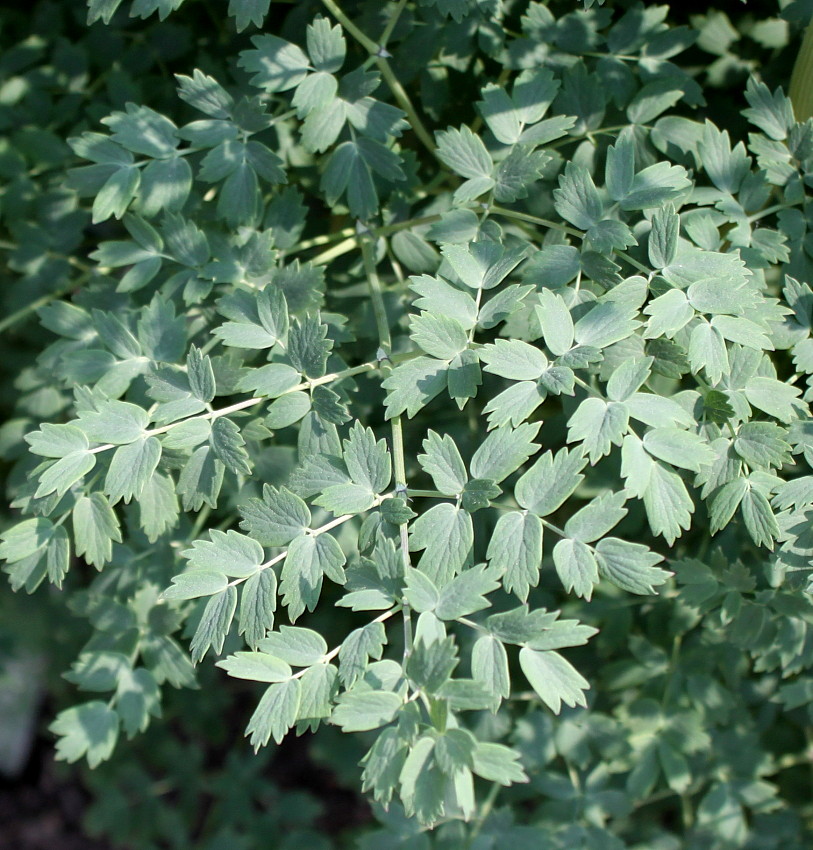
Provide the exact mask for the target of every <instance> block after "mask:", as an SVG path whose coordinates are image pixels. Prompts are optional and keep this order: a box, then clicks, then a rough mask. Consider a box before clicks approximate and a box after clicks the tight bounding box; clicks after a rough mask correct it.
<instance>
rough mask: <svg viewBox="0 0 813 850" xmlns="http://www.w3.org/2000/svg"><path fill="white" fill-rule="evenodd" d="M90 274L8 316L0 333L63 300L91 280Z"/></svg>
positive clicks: (1, 326) (0, 323)
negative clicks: (46, 306) (57, 300)
mask: <svg viewBox="0 0 813 850" xmlns="http://www.w3.org/2000/svg"><path fill="white" fill-rule="evenodd" d="M90 276H91V275H90V273H87V274H84V275H82V276H81V277H80V278H78V279H77V280H72V281H71V282H70V284H69V285H68V286H64V287H62V289H58V290H57V291H56V292H49V293H48V294H46V295H42V296H40V297H39V298H37V299H35V300H34V301H32V302H30V303H29V304H27V305H26V306H25V307H21V308H20V309H19V310H16V311H15V312H14V313H12V314H11V315H9V316H6V318H5V319H3V320H2V321H0V333H2V332H3V331H5V330H8V329H9V328H10V327H12V326H13V325H16V324H17V322H20V321H22V320H23V319H25V318H26V317H27V316H28V315H29V314H31V313H34V312H36V311H37V310H39V309H40V307H45V305H46V304H50V303H51V302H52V301H56V299H57V298H62V297H63V296H64V295H67V294H68V293H69V292H71V291H72V290H73V289H75V288H76V287H77V286H81V285H82V284H83V283H84V282H85V281H86V280H88V279H89V278H90Z"/></svg>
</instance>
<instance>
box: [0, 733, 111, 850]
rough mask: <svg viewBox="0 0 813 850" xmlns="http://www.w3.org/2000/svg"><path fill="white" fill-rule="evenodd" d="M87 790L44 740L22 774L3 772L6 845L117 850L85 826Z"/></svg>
mask: <svg viewBox="0 0 813 850" xmlns="http://www.w3.org/2000/svg"><path fill="white" fill-rule="evenodd" d="M87 802H88V796H87V793H86V792H85V791H84V789H83V788H82V787H81V786H80V785H79V784H78V783H77V781H76V780H72V779H71V778H70V772H69V771H66V770H65V768H64V766H63V767H61V769H60V767H58V766H57V765H56V763H55V762H54V755H53V743H52V742H45V741H42V740H38V741H37V743H36V745H35V747H34V750H33V752H32V754H31V757H30V758H29V760H28V764H27V765H26V767H25V770H24V771H23V772H22V774H21V775H20V776H18V777H16V778H14V779H7V778H3V777H0V850H112V846H111V845H110V844H108V843H107V842H105V841H97V840H94V839H91V838H88V837H87V836H86V835H85V834H84V832H83V831H82V823H81V821H82V814H83V812H84V809H85V806H86V805H87Z"/></svg>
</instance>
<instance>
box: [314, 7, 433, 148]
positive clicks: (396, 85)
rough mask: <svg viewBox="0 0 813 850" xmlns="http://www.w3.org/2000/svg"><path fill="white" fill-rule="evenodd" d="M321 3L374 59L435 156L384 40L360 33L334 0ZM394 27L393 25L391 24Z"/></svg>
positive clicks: (408, 117)
mask: <svg viewBox="0 0 813 850" xmlns="http://www.w3.org/2000/svg"><path fill="white" fill-rule="evenodd" d="M322 3H323V4H324V6H325V7H326V8H327V10H328V11H329V12H330V13H331V15H333V17H334V18H336V20H337V21H338V22H339V23H340V24H341V25H342V26H343V27H344V28H345V29H346V30H347V32H349V33H350V35H352V36H353V38H355V39H356V41H357V42H358V43H359V44H360V45H361V46H362V47H363V48H364V49H365V50H366V51H367V52H368V53H369V54H370V55H371V56H373V57H374V58H375V64H376V66H377V67H378V70H379V71H380V72H381V76H382V77H383V78H384V79H385V80H386V82H387V85H388V86H389V87H390V91H391V92H392V94H393V96H394V97H395V100H396V101H397V102H398V105H399V106H400V107H401V109H403V110H404V112H406V115H407V119H408V121H409V124H410V126H411V127H412V129H413V130H414V131H415V135H416V136H417V137H418V138H419V139H420V140H421V142H422V143H423V145H424V147H425V148H426V149H427V150H428V151H429V152H430V153H431V154H432V155H434V154H435V142H434V140H433V138H432V136H431V135H430V134H429V131H428V130H427V129H426V127H425V126H424V124H423V121H421V119H420V116H419V115H418V113H417V111H416V110H415V107H414V106H413V104H412V101H411V100H410V97H409V95H408V94H407V92H406V89H405V88H404V87H403V86H402V85H401V81H400V80H399V79H398V78H397V77H396V76H395V72H394V71H393V70H392V66H391V65H390V63H389V62H388V61H387V54H386V52H385V51H384V50H383V44H386V39H385V38H383V37H382V44H378V43H376V42H375V41H373V39H371V38H370V37H369V36H368V35H366V34H365V33H364V32H362V31H361V30H360V29H359V28H358V27H357V26H356V25H355V24H354V23H353V21H351V20H350V18H348V17H347V15H346V14H345V13H344V11H343V10H342V8H341V6H339V4H338V3H337V2H336V0H322ZM403 6H404V3H403V2H401V4H400V6H399V8H398V9H397V10H396V14H395V20H396V21H397V19H398V16H399V15H400V14H401V11H402V10H403ZM393 26H394V24H393ZM388 29H389V26H388V28H387V29H385V30H384V34H385V35H386V38H389V36H390V35H391V33H392V30H391V29H389V32H388Z"/></svg>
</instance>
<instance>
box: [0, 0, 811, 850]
mask: <svg viewBox="0 0 813 850" xmlns="http://www.w3.org/2000/svg"><path fill="white" fill-rule="evenodd" d="M120 5H122V4H121V3H120V0H110V1H109V2H108V0H104V2H96V0H91V2H90V4H89V9H90V11H89V21H90V22H91V23H92V22H93V21H95V20H96V19H98V18H101V19H102V20H103V21H105V22H109V21H111V20H115V18H114V15H115V14H116V10H117V9H118V7H119V6H120ZM124 5H125V6H127V5H130V14H131V15H132V16H135V17H139V16H140V17H148V16H149V15H150V14H152V13H153V12H158V14H159V17H160V18H161V19H163V18H164V17H166V16H167V15H169V14H170V13H171V12H173V11H175V10H176V8H177V7H178V6H180V5H181V3H180V2H176V1H174V2H155V3H144V2H139V0H134V2H133V3H132V4H124ZM311 5H312V4H301V7H298V8H297V9H296V10H294V11H292V12H291V13H290V15H288V16H287V17H286V15H285V14H284V12H283V11H279V9H277V7H276V6H275V7H274V10H275V11H274V14H273V15H271V14H269V3H268V2H264V3H263V2H259V3H258V2H246V0H232V2H231V3H230V6H229V14H230V15H232V16H233V17H235V23H236V26H237V29H238V30H243V29H246V28H248V27H250V26H255V27H259V28H262V30H263V31H262V32H261V33H260V34H256V35H253V36H252V37H251V46H247V45H246V44H243V43H242V42H241V44H242V49H240V50H239V51H238V53H237V56H236V64H235V65H233V66H232V67H231V70H230V71H227V70H226V69H219V71H217V73H216V70H217V69H213V68H208V67H207V70H202V69H200V68H197V67H190V68H189V69H188V72H187V73H183V74H178V75H177V76H176V84H177V95H178V100H177V101H176V102H175V103H174V105H173V106H172V107H164V108H163V109H161V110H160V111H159V109H157V108H153V106H150V105H146V104H142V105H139V104H137V103H135V102H126V103H117V104H115V106H114V108H112V109H111V110H109V111H108V112H106V114H103V115H99V116H98V118H97V119H96V118H94V120H93V122H92V124H90V125H89V126H88V125H87V124H88V122H85V123H84V124H82V125H80V126H77V127H76V129H75V132H74V133H73V134H72V135H71V137H70V138H69V140H68V144H69V145H70V148H71V150H72V151H73V153H74V154H75V155H76V157H78V158H79V159H80V160H82V161H83V162H82V163H76V164H74V165H73V167H71V168H70V170H68V172H67V175H66V177H65V185H64V186H62V188H61V190H60V191H62V192H63V193H64V195H65V197H66V198H68V199H69V201H66V203H70V204H71V205H73V206H72V209H76V210H77V221H78V222H80V223H81V224H86V223H87V221H88V216H89V219H90V223H91V224H92V225H96V226H99V228H100V229H99V230H98V231H95V232H98V233H101V234H102V236H101V237H100V238H99V239H98V240H96V244H94V246H93V249H92V251H91V253H90V255H89V262H91V263H94V264H95V265H93V266H88V267H87V269H86V271H85V274H84V277H83V278H82V280H81V286H80V285H78V282H76V281H73V282H72V284H71V286H70V290H71V294H70V296H69V297H62V296H65V295H66V293H65V292H59V291H56V292H54V291H51V293H50V294H49V295H46V296H45V297H44V298H43V299H41V300H39V301H34V302H32V303H31V304H30V307H27V308H25V307H24V308H23V310H22V313H21V317H25V316H27V315H29V314H30V313H31V312H32V311H33V310H36V312H37V315H38V317H39V320H40V323H41V324H42V325H43V326H44V327H45V328H46V329H47V330H48V331H50V332H52V333H53V334H55V335H56V337H57V339H56V340H55V341H50V342H47V344H45V345H44V346H43V347H42V348H41V350H40V351H39V353H38V356H37V360H36V363H35V364H34V365H33V366H31V367H30V369H29V370H27V372H26V373H25V376H24V378H23V382H24V383H25V384H26V385H27V386H26V387H21V389H23V388H24V389H29V390H35V389H39V388H41V390H39V391H40V393H43V392H46V391H47V393H48V394H49V396H48V398H49V402H50V406H48V407H47V409H43V407H42V406H40V407H39V408H38V406H37V405H36V404H34V403H32V402H31V399H30V397H25V396H24V397H23V399H21V405H22V410H21V415H20V416H19V418H18V419H16V420H12V421H11V422H10V423H9V424H8V425H7V426H6V427H5V428H4V432H3V433H4V441H3V447H4V450H5V451H6V453H7V455H9V456H12V457H18V459H17V460H16V466H15V469H14V470H13V472H12V475H11V476H10V485H9V486H10V489H11V493H12V498H13V502H12V505H13V507H15V508H17V509H19V510H21V511H22V512H23V513H24V514H25V518H22V519H18V521H16V522H15V523H14V524H12V525H10V526H9V527H8V528H7V529H6V530H5V531H4V532H3V533H2V544H1V545H0V556H2V557H3V558H4V559H5V561H6V568H5V569H6V572H7V573H8V577H9V580H10V583H11V586H12V588H14V589H15V590H19V589H25V590H26V591H27V592H29V593H31V592H34V591H35V590H36V589H37V588H38V587H39V586H40V585H41V584H42V583H43V582H45V581H49V582H51V583H52V584H53V585H55V586H56V587H58V588H64V591H65V594H66V596H67V597H68V599H69V600H70V604H71V606H72V607H73V609H74V610H75V611H76V612H77V613H79V614H81V615H84V616H85V617H86V618H87V619H88V620H89V622H90V624H91V626H92V628H93V635H92V637H91V638H90V640H89V641H88V642H87V644H86V645H85V646H84V648H83V649H82V650H81V652H80V653H79V655H78V658H77V659H76V661H75V663H74V665H73V667H72V669H71V671H70V672H69V673H68V674H66V678H67V679H68V681H69V682H71V683H72V684H73V685H75V686H76V687H77V688H78V689H79V690H81V691H85V692H89V693H90V695H91V697H92V698H91V699H89V700H88V701H85V702H81V703H79V704H78V705H75V706H73V707H70V708H67V709H65V710H64V711H62V712H61V713H60V714H59V715H58V716H57V718H56V719H55V720H54V722H53V724H52V726H51V730H52V731H53V732H54V733H55V734H56V735H57V736H58V743H57V753H58V756H59V757H60V758H62V759H65V760H68V761H76V760H79V759H82V758H85V759H86V760H87V762H88V763H89V764H90V766H95V765H98V764H99V763H101V762H103V761H105V760H106V759H108V758H110V756H111V754H112V753H113V752H114V750H115V749H116V747H117V745H119V746H121V745H120V740H119V739H120V738H122V737H127V738H134V737H136V736H138V735H140V734H141V733H142V732H144V730H145V729H146V728H147V727H148V726H149V725H150V724H152V725H155V724H156V723H160V722H161V721H160V720H156V719H155V718H158V717H160V714H161V704H162V699H163V693H162V692H163V690H164V688H165V686H166V685H169V686H172V687H176V688H186V687H191V686H193V685H194V683H195V678H196V671H195V666H196V665H211V664H214V666H215V667H217V668H219V669H220V670H222V671H223V673H222V674H221V673H220V672H219V671H217V673H218V675H221V676H225V675H228V676H230V677H233V678H235V679H241V680H248V681H249V682H254V683H258V685H257V686H256V688H255V689H254V690H253V691H252V694H253V695H254V696H253V699H254V709H253V713H251V714H250V716H249V717H248V718H247V727H246V735H247V736H248V737H249V739H250V744H251V746H252V747H253V748H254V749H255V750H259V749H261V748H263V747H266V746H267V745H269V744H270V743H271V741H272V739H273V741H274V742H275V743H276V744H279V743H281V742H282V741H283V739H284V738H285V737H286V736H288V735H298V734H302V733H304V732H315V731H317V730H319V729H320V727H321V726H323V725H330V726H333V727H337V728H338V729H340V730H342V731H343V732H345V733H348V734H349V735H351V736H352V737H353V738H355V739H357V740H358V741H360V742H363V751H364V754H363V756H362V757H361V761H360V767H359V768H357V769H354V768H351V769H350V772H351V773H353V772H355V778H356V781H357V782H358V784H359V785H360V786H361V788H362V789H363V791H364V792H366V793H367V794H368V795H369V796H370V798H372V799H373V800H374V801H375V803H376V804H377V806H376V810H375V811H376V818H377V819H378V820H379V821H380V828H376V829H375V830H372V829H371V830H370V831H368V832H367V833H366V834H365V835H364V836H363V837H362V839H361V846H362V847H374V846H383V844H382V842H384V843H386V846H393V847H396V846H398V847H401V846H403V847H406V846H409V847H420V848H424V847H430V846H438V847H441V846H443V847H446V846H455V847H456V846H461V847H478V848H481V847H482V848H487V847H498V846H504V845H507V844H508V843H509V842H517V841H518V842H520V844H521V845H522V846H525V845H526V844H527V845H528V846H545V847H562V848H565V847H566V848H576V847H585V848H588V847H589V848H613V850H614V848H622V847H644V846H646V847H656V846H657V847H664V848H666V847H673V846H678V844H679V843H680V842H681V841H685V842H687V845H686V846H692V847H698V848H701V847H703V848H733V847H746V846H747V847H760V848H765V847H778V846H779V845H780V844H781V845H782V846H784V847H786V848H791V847H799V848H801V847H804V846H808V842H809V839H810V837H811V831H810V827H811V812H810V809H809V804H808V803H807V801H804V800H801V799H800V798H799V797H798V794H797V791H796V790H794V788H793V782H792V781H791V780H790V779H788V780H786V777H791V778H793V771H794V770H795V769H797V768H798V767H799V766H800V765H803V764H805V763H806V761H807V760H808V758H807V755H806V754H805V753H806V752H807V750H806V747H808V745H809V743H808V742H809V736H810V734H811V717H812V716H813V715H811V714H810V709H809V704H810V698H811V677H810V673H809V668H810V666H811V664H813V654H812V653H813V650H812V649H811V647H813V643H811V639H810V633H809V628H810V627H811V626H813V601H812V600H811V595H810V594H811V588H813V584H811V581H810V573H811V556H813V548H811V542H810V540H809V520H810V513H811V511H813V475H811V474H808V472H809V470H808V469H807V467H809V466H810V465H811V464H813V437H811V434H813V430H811V415H810V408H809V403H810V401H811V399H812V398H813V381H812V380H811V377H810V376H811V375H813V342H811V339H810V331H811V324H813V290H811V287H810V282H811V281H813V266H812V265H811V263H812V262H813V260H811V257H813V252H811V250H810V246H811V240H810V238H809V235H808V229H809V227H810V226H811V224H810V222H811V219H810V216H809V209H808V191H809V186H810V185H813V182H812V179H811V178H812V175H813V122H811V121H810V120H807V121H805V122H801V123H800V122H797V121H796V119H795V116H794V111H793V107H792V105H791V102H790V101H789V100H788V99H787V98H786V97H785V95H784V93H783V91H782V89H781V88H777V89H775V90H771V89H770V88H769V87H768V86H767V85H766V84H765V83H764V82H762V81H760V80H759V79H758V78H757V77H756V76H753V77H751V78H750V79H749V80H748V81H747V84H746V83H745V82H743V85H742V86H741V87H740V90H739V93H738V95H737V96H738V97H740V98H741V100H742V112H743V116H744V118H745V119H747V121H748V122H749V123H750V129H749V132H748V137H747V145H746V143H745V141H740V140H739V139H738V138H737V137H736V134H737V133H739V134H740V135H744V131H743V128H742V127H741V126H740V127H738V128H731V129H732V132H734V133H735V138H734V140H733V141H732V138H731V135H730V132H729V130H728V129H723V128H720V127H718V126H717V125H716V124H715V123H713V122H712V121H711V120H708V119H705V120H697V119H698V116H696V115H695V116H693V117H689V116H692V115H693V113H692V110H693V109H694V110H699V109H702V107H703V106H704V103H705V100H704V96H703V90H702V88H701V87H700V86H699V85H698V82H697V80H696V79H695V78H694V76H693V75H694V74H696V71H691V70H690V69H691V68H692V65H691V61H690V60H691V57H692V55H693V54H687V55H688V56H689V57H690V59H689V60H687V64H686V67H685V68H684V67H681V66H680V65H679V64H677V61H673V60H676V57H679V56H680V55H681V54H682V53H683V52H684V51H689V50H695V49H696V48H694V47H693V45H694V43H695V41H696V40H697V38H698V35H700V36H701V38H705V39H706V40H707V41H708V38H707V37H706V35H705V32H706V30H705V29H704V28H705V27H708V26H709V24H708V20H706V19H703V20H702V21H699V22H697V26H698V29H691V28H688V27H674V26H670V24H669V22H668V9H667V8H666V7H659V6H651V5H648V6H642V5H638V6H633V7H631V8H629V9H627V10H626V11H624V10H622V9H620V8H619V9H614V8H610V7H607V6H601V7H589V4H588V7H589V8H586V9H576V10H572V9H569V8H563V9H559V8H558V6H556V5H555V4H550V6H549V5H545V4H542V3H539V2H531V3H512V2H504V3H503V2H498V0H486V1H485V2H483V1H482V0H457V2H443V1H442V0H420V2H416V3H411V2H405V0H401V2H397V3H389V4H385V5H382V4H375V3H361V4H348V8H345V7H344V6H340V5H339V4H338V3H336V2H334V0H323V4H322V11H321V13H319V12H318V11H317V9H316V8H311ZM313 5H314V6H318V4H313ZM279 6H280V7H282V4H279ZM287 8H288V7H287V6H285V7H284V10H287ZM118 14H119V15H120V14H121V12H119V13H118ZM276 15H279V20H277V18H276ZM718 22H719V21H718ZM161 26H163V25H162V24H158V25H157V27H158V28H159V30H160V28H161ZM167 26H168V24H167ZM136 29H137V28H136ZM204 60H205V57H201V62H200V64H201V65H207V66H208V65H209V64H210V63H209V62H208V60H206V61H204ZM469 95H470V96H469ZM181 102H183V103H184V104H185V106H184V105H182V103H181ZM189 110H191V111H189ZM701 115H702V113H701ZM6 204H7V201H6V199H5V198H4V200H3V211H4V217H6V218H8V217H9V216H10V213H9V211H8V209H7V208H6ZM80 210H81V213H80V212H79V211H80ZM102 226H103V227H104V229H101V228H102ZM108 235H109V236H111V238H107V236H108ZM20 238H22V237H20ZM76 247H77V246H76V245H68V246H66V247H65V249H64V252H65V255H66V256H67V257H68V259H66V261H65V262H66V263H67V264H68V265H70V263H71V261H72V259H71V258H72V252H73V251H75V249H76ZM79 262H84V261H80V260H78V259H73V263H74V264H77V263H79ZM14 321H15V322H16V321H17V318H16V317H15V318H14ZM41 404H42V400H41V399H40V405H41ZM40 423H41V424H40ZM22 448H27V451H25V452H23V451H20V450H21V449H22ZM83 562H84V564H87V565H91V566H92V567H94V568H95V569H96V570H98V571H99V574H98V575H95V576H94V575H92V574H91V572H90V571H88V570H86V569H84V567H83ZM210 687H212V686H210ZM208 693H209V689H207V690H205V691H204V692H203V693H202V694H201V695H200V696H199V697H198V698H199V699H200V700H206V699H208V696H207V694H208ZM327 731H328V732H329V731H330V730H327ZM324 732H325V730H320V734H322V733H324ZM489 786H490V787H489ZM504 789H506V790H504ZM503 795H504V796H503ZM503 802H504V803H505V805H503ZM805 806H807V808H806V807H805Z"/></svg>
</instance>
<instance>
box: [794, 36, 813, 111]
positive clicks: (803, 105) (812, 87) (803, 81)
mask: <svg viewBox="0 0 813 850" xmlns="http://www.w3.org/2000/svg"><path fill="white" fill-rule="evenodd" d="M789 97H790V102H791V103H792V104H793V112H794V115H795V116H796V120H797V121H807V119H808V118H813V23H811V24H809V25H808V27H807V29H806V30H805V37H804V39H802V46H801V47H800V48H799V54H798V55H797V57H796V63H795V64H794V66H793V74H792V75H791V78H790V90H789Z"/></svg>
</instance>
